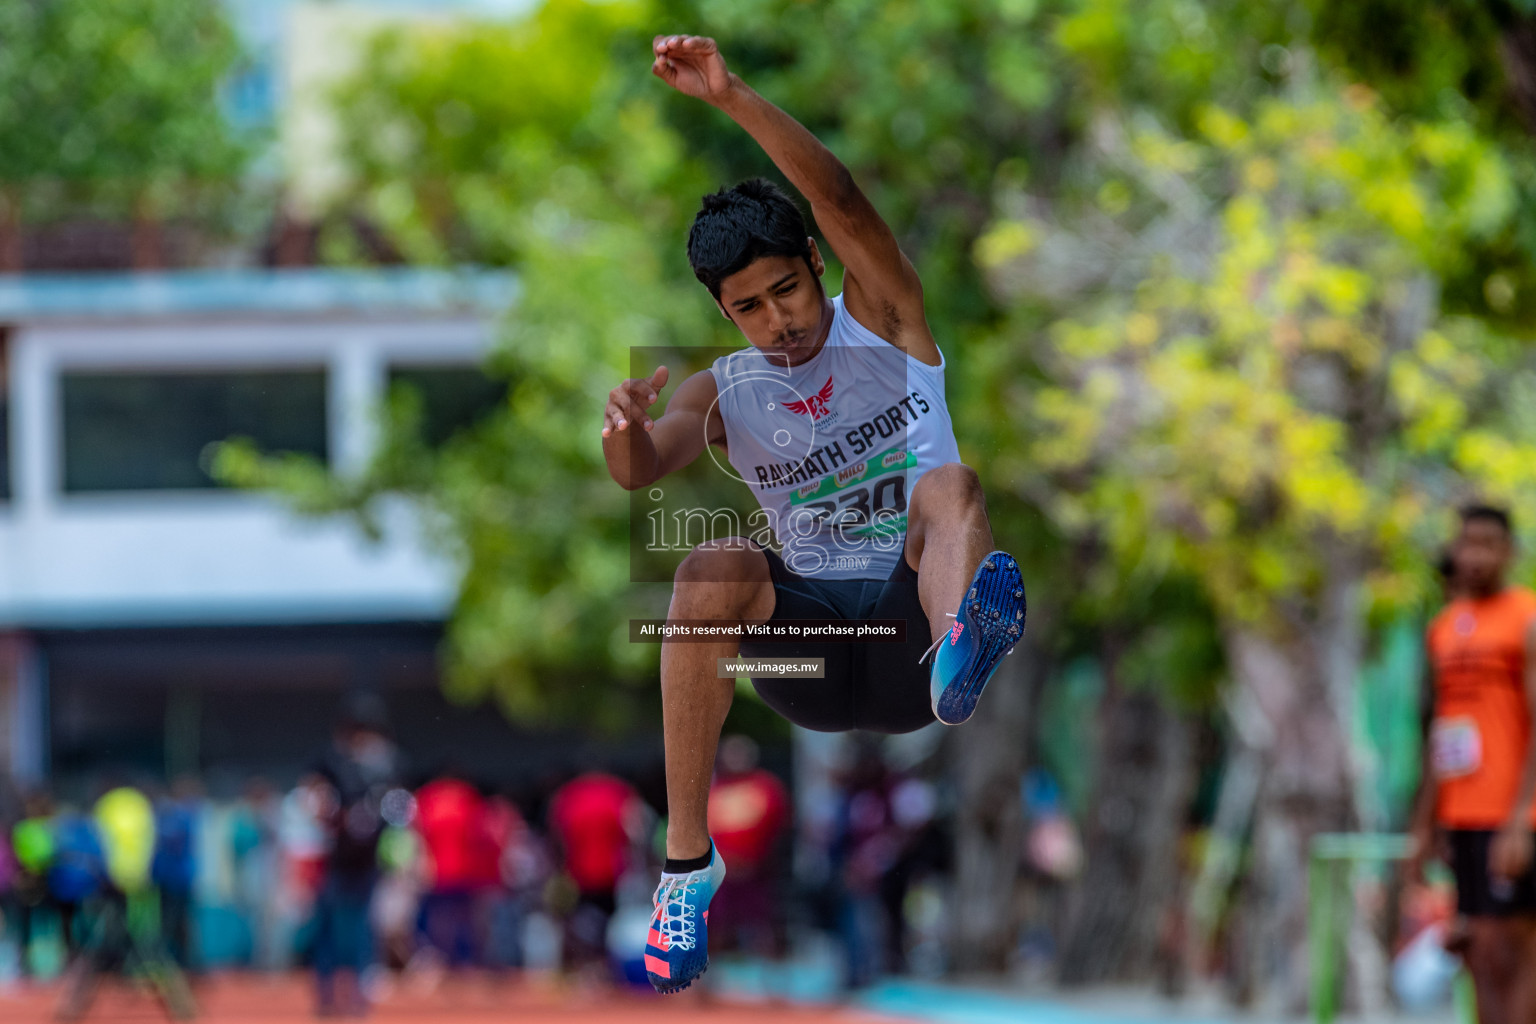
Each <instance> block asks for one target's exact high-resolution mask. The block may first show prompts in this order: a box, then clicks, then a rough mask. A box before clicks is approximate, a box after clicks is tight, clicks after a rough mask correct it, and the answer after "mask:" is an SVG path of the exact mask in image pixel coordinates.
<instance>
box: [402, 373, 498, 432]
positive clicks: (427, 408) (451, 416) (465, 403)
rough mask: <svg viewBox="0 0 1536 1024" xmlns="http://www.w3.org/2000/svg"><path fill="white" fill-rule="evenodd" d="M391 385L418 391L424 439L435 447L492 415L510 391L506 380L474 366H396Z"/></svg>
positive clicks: (416, 392) (416, 393)
mask: <svg viewBox="0 0 1536 1024" xmlns="http://www.w3.org/2000/svg"><path fill="white" fill-rule="evenodd" d="M389 387H390V390H391V391H395V390H397V389H407V390H410V391H412V392H414V393H415V395H416V397H417V400H418V401H420V402H421V431H422V439H423V440H424V441H426V443H427V444H429V445H431V446H433V447H436V446H438V445H440V444H442V443H443V442H444V441H446V440H448V439H449V438H450V437H452V436H453V435H454V434H457V433H458V432H459V431H460V430H463V429H464V428H465V427H468V426H470V425H472V424H474V423H477V422H479V421H480V420H482V419H484V418H485V417H486V416H488V415H490V413H491V412H492V411H493V410H494V409H495V408H496V407H497V406H498V405H500V404H501V403H502V402H503V401H504V400H505V399H506V394H507V385H506V382H505V381H501V380H496V379H493V378H491V377H487V376H486V375H485V373H484V372H483V371H482V370H480V369H479V368H477V367H473V366H395V367H391V368H390V371H389Z"/></svg>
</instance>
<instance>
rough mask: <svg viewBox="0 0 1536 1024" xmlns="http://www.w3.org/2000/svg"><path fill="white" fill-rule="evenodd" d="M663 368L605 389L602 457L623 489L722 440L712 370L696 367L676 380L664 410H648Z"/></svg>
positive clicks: (678, 465) (643, 484) (645, 482)
mask: <svg viewBox="0 0 1536 1024" xmlns="http://www.w3.org/2000/svg"><path fill="white" fill-rule="evenodd" d="M667 373H668V371H667V368H666V367H665V366H658V367H656V372H655V373H653V374H651V375H650V376H649V377H632V378H630V379H629V380H626V381H624V382H623V383H621V384H620V385H619V386H618V387H616V388H614V389H613V390H612V391H610V392H608V405H607V407H606V408H605V409H604V410H603V458H604V459H605V460H606V461H607V463H608V473H609V474H610V475H611V476H612V477H613V478H614V480H616V481H618V483H619V485H620V486H621V487H623V488H624V489H625V490H627V491H633V490H636V489H638V488H641V487H646V486H649V485H650V484H653V483H655V482H656V481H657V480H660V479H661V478H662V477H664V476H666V475H667V474H668V473H671V472H673V471H674V470H678V469H681V468H683V467H684V466H686V465H688V464H689V463H690V462H692V461H693V460H694V459H696V458H698V457H699V455H700V454H702V453H703V451H704V448H705V447H706V446H707V445H711V444H724V443H725V424H724V422H723V421H722V420H721V419H720V411H719V408H718V407H717V405H716V404H715V398H716V397H717V394H718V388H717V387H716V386H715V378H714V375H713V374H711V373H710V372H709V371H708V370H700V371H699V372H698V373H695V374H694V375H693V376H691V377H689V378H688V379H687V380H685V381H683V382H682V383H681V384H679V385H678V386H677V390H676V391H675V392H673V393H672V400H671V401H669V402H668V403H667V411H666V413H665V414H663V415H662V416H661V417H659V418H657V419H655V420H652V419H651V417H650V416H649V415H648V411H649V410H650V407H651V406H652V405H655V404H656V400H657V399H658V398H659V397H660V396H661V389H662V388H664V387H666V386H667Z"/></svg>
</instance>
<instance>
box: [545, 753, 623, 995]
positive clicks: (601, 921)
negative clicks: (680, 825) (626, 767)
mask: <svg viewBox="0 0 1536 1024" xmlns="http://www.w3.org/2000/svg"><path fill="white" fill-rule="evenodd" d="M643 813H644V812H643V807H642V805H641V800H640V796H639V794H638V793H636V792H635V790H634V788H633V787H632V786H630V784H629V783H627V782H625V781H624V780H622V779H618V778H615V777H614V776H612V775H608V774H606V773H604V772H586V773H584V774H582V775H578V776H577V777H576V778H574V779H572V780H571V781H570V782H567V783H566V784H565V785H564V786H562V787H560V789H559V790H558V791H557V792H556V793H555V795H554V798H553V799H552V800H551V801H550V807H549V823H550V828H551V831H552V832H553V834H554V838H555V839H556V841H557V842H558V843H559V844H560V852H561V855H562V857H563V860H564V866H565V873H566V875H567V876H569V878H570V880H571V882H572V883H573V884H574V885H575V888H576V905H575V907H574V908H573V909H572V910H571V913H570V916H569V917H568V918H567V921H566V950H565V961H566V965H567V966H570V967H577V968H580V967H583V966H586V965H589V964H591V963H593V962H594V961H599V960H602V959H605V958H606V955H607V953H606V950H607V931H608V921H609V919H610V918H611V917H612V916H613V912H614V910H615V908H616V907H617V898H616V890H617V888H618V883H619V879H620V878H621V877H622V876H623V875H624V872H625V870H626V869H627V868H628V866H629V862H630V858H631V851H632V847H633V845H634V840H635V835H636V829H637V828H639V826H640V822H641V820H642V818H643Z"/></svg>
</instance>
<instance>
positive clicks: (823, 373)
mask: <svg viewBox="0 0 1536 1024" xmlns="http://www.w3.org/2000/svg"><path fill="white" fill-rule="evenodd" d="M832 307H833V315H832V329H831V331H830V332H828V334H827V340H826V344H824V345H823V346H822V348H821V351H820V352H818V353H816V355H815V357H814V358H812V359H809V360H807V361H806V362H804V363H801V364H800V365H799V366H779V365H776V364H775V363H773V362H771V361H770V360H769V359H768V358H767V357H766V356H764V355H763V354H762V353H761V352H759V351H758V350H757V349H756V348H746V349H742V350H741V351H739V352H733V353H732V354H730V355H728V356H722V357H720V358H719V359H716V360H715V362H714V364H713V365H712V366H711V367H710V372H711V373H712V374H713V375H714V378H715V385H716V387H717V388H718V389H719V393H720V397H719V399H718V404H719V407H720V416H721V419H723V420H724V421H725V440H726V446H727V455H728V457H729V459H730V463H731V465H732V467H734V468H735V470H736V472H737V474H738V475H739V476H740V477H741V479H742V480H744V481H745V482H746V483H747V485H748V486H749V487H751V488H752V491H753V493H754V494H755V495H756V496H757V500H758V503H759V504H760V505H761V506H762V516H763V519H762V520H759V521H758V522H757V523H755V524H754V525H755V526H766V527H767V528H768V529H769V530H771V531H772V533H773V537H774V538H775V539H776V540H777V541H778V543H779V544H780V545H781V555H782V557H783V558H784V561H785V563H786V564H787V565H788V566H789V567H790V568H791V569H793V570H794V571H795V572H798V573H800V574H801V575H802V576H814V577H817V578H819V579H833V580H838V579H880V580H883V579H885V578H887V577H888V576H890V574H891V571H892V570H893V569H895V568H896V560H897V559H898V558H900V557H901V556H902V550H903V546H904V544H905V541H906V535H907V501H908V499H909V498H910V496H911V494H912V488H913V487H915V486H916V485H917V481H918V480H920V479H921V478H922V476H923V474H924V473H926V472H928V471H929V470H930V469H932V468H933V467H934V466H941V465H943V464H944V463H946V462H959V461H960V451H959V449H958V448H957V447H956V445H955V431H954V426H953V424H952V423H951V422H950V418H949V408H948V406H947V405H946V404H945V402H944V363H943V356H942V354H941V355H940V363H939V365H938V366H929V365H928V364H927V363H924V362H921V361H919V360H917V359H914V358H912V357H911V356H908V355H907V354H906V353H905V352H902V351H901V350H900V349H898V348H896V347H895V346H894V345H892V344H890V343H889V342H887V341H885V340H884V339H883V338H881V337H879V336H878V335H876V334H875V333H874V332H872V331H870V330H869V329H868V328H866V327H864V325H863V324H860V323H859V322H858V321H857V320H855V319H854V318H853V316H852V315H851V314H850V313H848V311H847V310H846V309H844V308H843V297H842V296H841V295H838V296H835V297H834V298H833V299H832ZM750 532H751V533H752V534H753V535H754V536H755V535H757V534H759V533H761V531H760V530H758V529H754V530H752V531H750Z"/></svg>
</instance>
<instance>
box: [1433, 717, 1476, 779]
mask: <svg viewBox="0 0 1536 1024" xmlns="http://www.w3.org/2000/svg"><path fill="white" fill-rule="evenodd" d="M1429 757H1430V765H1431V766H1432V767H1433V769H1434V773H1435V777H1436V778H1439V779H1459V778H1462V777H1463V776H1466V775H1471V774H1472V773H1473V772H1475V771H1477V770H1478V768H1480V767H1482V764H1483V737H1482V734H1481V733H1479V732H1478V731H1477V722H1476V721H1474V720H1473V719H1471V718H1437V719H1435V723H1434V725H1433V726H1432V727H1431V728H1430V733H1429Z"/></svg>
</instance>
